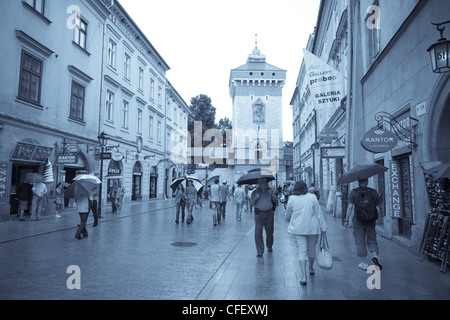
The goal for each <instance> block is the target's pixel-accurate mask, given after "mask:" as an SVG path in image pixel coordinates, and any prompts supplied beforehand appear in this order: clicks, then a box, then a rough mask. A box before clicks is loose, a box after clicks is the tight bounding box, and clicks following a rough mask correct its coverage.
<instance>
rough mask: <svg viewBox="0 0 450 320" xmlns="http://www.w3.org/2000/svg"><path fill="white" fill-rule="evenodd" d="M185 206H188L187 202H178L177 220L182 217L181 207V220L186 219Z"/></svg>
mask: <svg viewBox="0 0 450 320" xmlns="http://www.w3.org/2000/svg"><path fill="white" fill-rule="evenodd" d="M185 208H186V202H178V203H177V207H176V213H177V214H176V217H175V221H179V220H178V219H179V218H180V209H181V220H184V212H185Z"/></svg>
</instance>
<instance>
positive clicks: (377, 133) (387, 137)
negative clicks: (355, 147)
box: [361, 128, 398, 153]
mask: <svg viewBox="0 0 450 320" xmlns="http://www.w3.org/2000/svg"><path fill="white" fill-rule="evenodd" d="M397 143H398V138H397V136H396V135H395V134H394V133H393V132H391V131H389V130H386V129H382V128H374V129H372V130H369V131H368V132H366V134H365V135H364V136H363V137H362V139H361V145H362V147H363V148H364V149H366V150H367V151H369V152H372V153H383V152H388V151H390V150H392V149H393V148H395V146H396V145H397Z"/></svg>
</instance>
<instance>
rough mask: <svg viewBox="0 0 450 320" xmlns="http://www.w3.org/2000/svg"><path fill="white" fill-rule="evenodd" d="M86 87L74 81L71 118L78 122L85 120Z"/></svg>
mask: <svg viewBox="0 0 450 320" xmlns="http://www.w3.org/2000/svg"><path fill="white" fill-rule="evenodd" d="M84 97H85V87H83V86H82V85H80V84H78V83H76V82H75V81H72V94H71V97H70V117H71V118H73V119H76V120H80V121H83V120H84Z"/></svg>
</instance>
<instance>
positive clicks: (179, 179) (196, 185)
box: [170, 176, 203, 191]
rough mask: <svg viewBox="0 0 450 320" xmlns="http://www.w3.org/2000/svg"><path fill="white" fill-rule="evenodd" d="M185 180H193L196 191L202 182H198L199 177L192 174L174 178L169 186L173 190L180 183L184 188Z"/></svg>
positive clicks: (201, 185)
mask: <svg viewBox="0 0 450 320" xmlns="http://www.w3.org/2000/svg"><path fill="white" fill-rule="evenodd" d="M187 180H191V181H192V182H193V185H194V187H195V189H196V190H197V191H199V190H200V189H201V188H202V187H203V184H202V183H201V182H200V179H199V178H197V177H193V176H185V177H183V178H178V179H175V180H174V181H173V182H172V183H171V184H170V187H171V188H172V190H173V191H176V190H177V188H178V185H180V184H181V185H182V186H183V187H184V188H185V189H186V184H187V182H186V181H187Z"/></svg>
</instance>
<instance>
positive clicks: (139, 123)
mask: <svg viewBox="0 0 450 320" xmlns="http://www.w3.org/2000/svg"><path fill="white" fill-rule="evenodd" d="M136 133H139V134H142V109H139V108H138V110H137V123H136Z"/></svg>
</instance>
